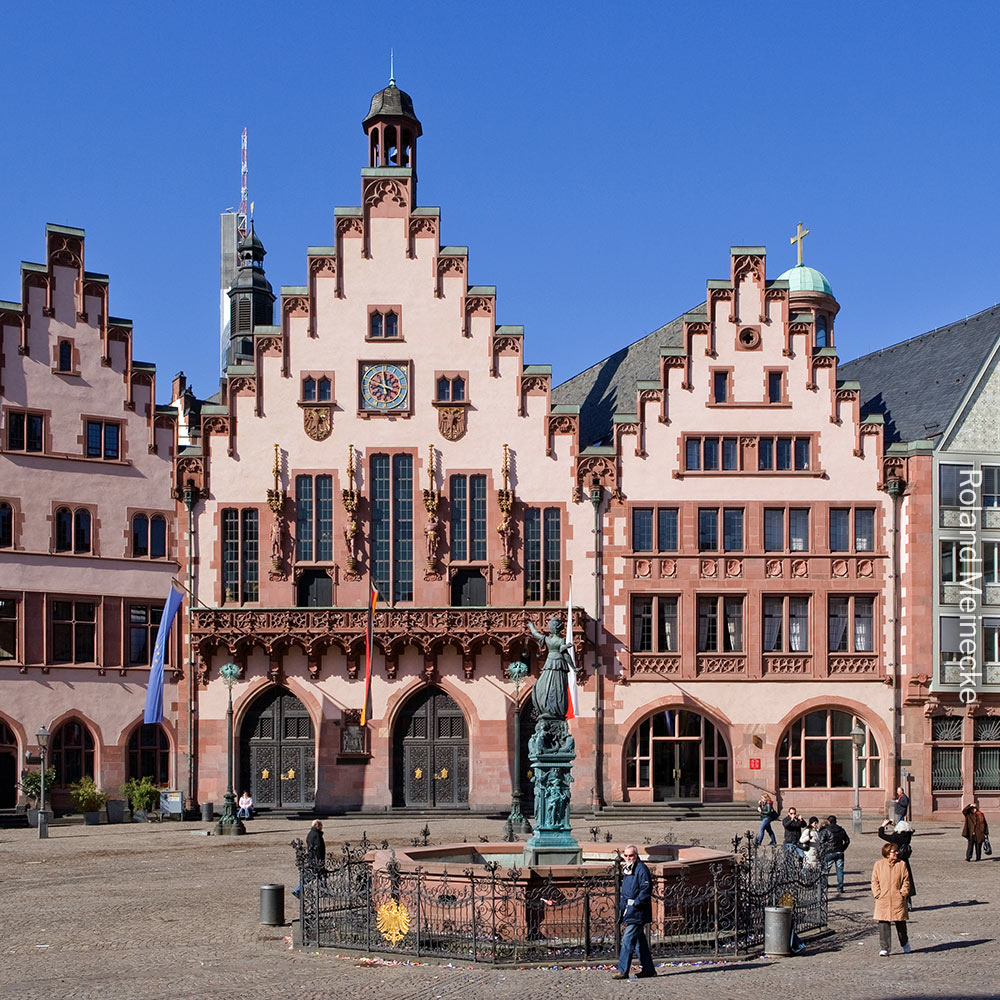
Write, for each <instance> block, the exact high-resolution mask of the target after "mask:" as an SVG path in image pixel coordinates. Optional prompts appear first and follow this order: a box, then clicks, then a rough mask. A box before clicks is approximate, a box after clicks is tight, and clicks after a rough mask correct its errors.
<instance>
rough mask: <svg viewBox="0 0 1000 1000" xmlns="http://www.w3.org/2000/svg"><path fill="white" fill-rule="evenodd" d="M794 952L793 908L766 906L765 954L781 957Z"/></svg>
mask: <svg viewBox="0 0 1000 1000" xmlns="http://www.w3.org/2000/svg"><path fill="white" fill-rule="evenodd" d="M791 953H792V908H791V907H790V906H765V907H764V954H765V955H770V956H775V957H781V956H783V955H791Z"/></svg>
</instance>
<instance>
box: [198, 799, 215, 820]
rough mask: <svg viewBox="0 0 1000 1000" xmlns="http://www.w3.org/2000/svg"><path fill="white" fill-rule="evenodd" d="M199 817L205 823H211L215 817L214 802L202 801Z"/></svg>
mask: <svg viewBox="0 0 1000 1000" xmlns="http://www.w3.org/2000/svg"><path fill="white" fill-rule="evenodd" d="M201 818H202V820H203V821H204V822H205V823H211V822H212V820H213V819H215V803H214V802H202V804H201Z"/></svg>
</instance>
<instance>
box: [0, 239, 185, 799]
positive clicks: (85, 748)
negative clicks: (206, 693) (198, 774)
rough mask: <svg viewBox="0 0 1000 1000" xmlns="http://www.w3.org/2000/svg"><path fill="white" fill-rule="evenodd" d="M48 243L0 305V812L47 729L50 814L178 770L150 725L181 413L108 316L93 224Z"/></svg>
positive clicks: (128, 331) (169, 744) (173, 746)
mask: <svg viewBox="0 0 1000 1000" xmlns="http://www.w3.org/2000/svg"><path fill="white" fill-rule="evenodd" d="M45 239H46V258H45V263H44V264H31V263H23V264H22V265H21V301H20V302H0V406H2V408H0V808H10V807H12V806H13V805H14V804H15V801H16V798H17V788H16V782H17V780H18V778H19V775H20V770H21V766H22V763H21V762H22V761H23V759H24V754H25V752H26V751H28V750H29V749H34V748H35V745H36V733H37V732H38V730H39V729H40V728H41V727H42V726H45V727H47V728H48V730H49V732H50V734H51V737H50V742H49V755H50V760H51V762H52V764H53V766H54V767H55V770H56V786H57V787H56V789H55V792H54V804H55V806H56V808H61V807H65V806H66V805H67V804H68V801H69V798H68V786H69V785H70V784H71V783H72V782H73V781H76V780H77V779H78V778H80V777H81V776H83V775H89V776H91V777H93V778H95V780H97V782H98V784H100V785H102V786H103V787H104V788H105V789H108V790H109V791H111V792H112V793H116V792H117V788H118V786H119V785H120V784H121V782H122V781H123V780H124V779H125V777H126V776H129V775H135V776H137V777H138V776H140V775H141V774H142V773H150V774H151V775H152V776H153V777H155V778H156V779H157V780H158V781H162V782H163V783H164V784H166V783H168V782H169V781H170V780H171V777H172V775H173V774H174V773H175V772H176V762H175V754H176V752H177V741H176V733H175V731H174V729H173V725H172V723H171V722H170V721H169V720H168V721H167V722H166V723H165V724H164V725H163V726H149V727H146V726H143V725H142V708H143V701H144V698H145V689H146V682H147V678H148V674H149V663H150V657H151V654H152V648H153V642H154V640H155V636H156V628H157V625H158V623H159V615H160V611H161V609H162V607H163V601H164V597H165V595H166V593H167V590H168V588H169V580H170V577H171V575H172V574H173V573H175V572H176V571H177V561H176V560H177V546H178V540H177V520H176V514H175V504H174V502H173V500H172V498H171V496H170V481H171V468H172V462H173V444H174V423H175V420H174V414H173V410H171V409H169V408H165V409H158V408H157V407H156V405H155V388H156V371H155V368H154V366H153V365H150V364H147V363H145V362H142V361H137V360H135V358H134V357H133V353H132V345H133V333H132V324H131V322H130V321H129V320H125V319H118V318H116V317H114V316H111V315H109V282H108V277H107V275H104V274H96V273H92V272H90V271H86V270H85V269H84V233H83V230H80V229H70V228H67V227H64V226H48V227H46V231H45ZM179 649H180V645H179V642H177V643H175V644H174V645H173V646H172V647H171V651H170V663H171V666H172V667H176V668H178V669H179V668H180V661H179V656H178V651H179Z"/></svg>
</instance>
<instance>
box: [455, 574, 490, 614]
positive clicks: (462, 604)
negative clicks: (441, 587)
mask: <svg viewBox="0 0 1000 1000" xmlns="http://www.w3.org/2000/svg"><path fill="white" fill-rule="evenodd" d="M451 603H452V605H453V606H454V607H459V608H483V607H485V606H486V577H484V576H483V573H482V570H478V569H459V570H455V575H454V576H453V577H452V580H451Z"/></svg>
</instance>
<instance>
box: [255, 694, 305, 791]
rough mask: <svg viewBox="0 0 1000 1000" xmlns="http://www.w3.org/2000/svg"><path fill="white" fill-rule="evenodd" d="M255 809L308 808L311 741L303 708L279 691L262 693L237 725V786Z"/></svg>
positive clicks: (292, 697) (289, 696) (290, 695)
mask: <svg viewBox="0 0 1000 1000" xmlns="http://www.w3.org/2000/svg"><path fill="white" fill-rule="evenodd" d="M243 789H247V790H248V791H249V792H250V795H251V796H252V797H253V802H254V808H256V809H311V808H312V807H313V803H314V801H315V798H316V740H315V734H314V731H313V723H312V719H311V718H310V716H309V712H308V711H307V710H306V707H305V705H303V704H302V702H301V701H299V699H298V698H296V697H295V695H294V694H292V693H291V691H289V690H287V689H286V688H283V687H269V688H266V689H265V690H264V691H263V692H262V693H261V694H260V695H259V696H258V697H257V698H256V699H255V701H254V702H253V704H252V705H251V706H250V708H249V710H248V711H247V713H246V715H245V717H244V719H243V722H242V724H241V725H240V787H239V788H238V789H237V794H239V793H240V792H241V791H243Z"/></svg>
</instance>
